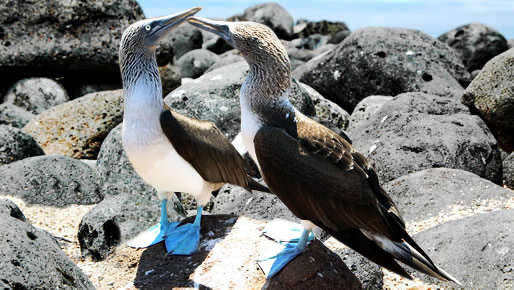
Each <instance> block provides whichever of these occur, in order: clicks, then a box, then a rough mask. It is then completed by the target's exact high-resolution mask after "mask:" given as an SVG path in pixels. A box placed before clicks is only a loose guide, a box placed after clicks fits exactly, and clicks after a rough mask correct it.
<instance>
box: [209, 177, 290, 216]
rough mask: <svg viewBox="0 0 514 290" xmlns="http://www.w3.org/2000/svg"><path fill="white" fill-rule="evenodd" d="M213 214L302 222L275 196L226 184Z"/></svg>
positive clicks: (218, 197) (221, 190)
mask: <svg viewBox="0 0 514 290" xmlns="http://www.w3.org/2000/svg"><path fill="white" fill-rule="evenodd" d="M211 213H212V214H228V215H236V216H246V217H249V218H253V219H259V220H272V219H274V218H278V219H285V220H289V221H294V222H300V220H299V219H298V218H297V217H296V216H295V215H294V214H293V213H291V211H290V210H289V209H288V208H287V207H286V206H285V205H284V204H283V203H282V201H280V199H279V198H278V197H277V196H276V195H273V194H269V193H265V192H260V191H253V192H250V191H248V190H246V189H244V188H241V187H238V186H234V185H230V184H226V185H224V186H223V187H222V188H221V189H220V190H219V192H218V195H217V196H216V198H214V205H213V206H212V210H211Z"/></svg>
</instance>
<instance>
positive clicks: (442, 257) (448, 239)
mask: <svg viewBox="0 0 514 290" xmlns="http://www.w3.org/2000/svg"><path fill="white" fill-rule="evenodd" d="M513 228H514V210H512V209H511V210H499V211H495V212H492V213H484V214H479V215H475V216H472V217H468V218H464V219H460V220H456V221H451V222H447V223H445V224H442V225H439V226H437V227H434V228H431V229H429V230H426V231H423V232H421V233H418V234H416V235H415V236H414V239H415V240H416V241H417V242H418V243H419V244H420V245H422V246H423V249H425V252H426V253H427V254H428V255H429V256H430V257H432V258H433V259H434V261H436V263H437V264H438V265H439V266H441V267H442V268H443V269H444V270H445V271H447V272H448V273H450V274H451V275H453V276H454V277H455V278H457V279H458V280H459V281H460V282H461V283H462V284H463V285H464V288H466V289H509V288H512V285H513V283H514V278H513V276H512V268H513V267H514V264H513V259H512V249H513V248H514V233H513V231H512V229H513ZM415 275H419V274H415ZM423 280H427V281H430V282H431V284H436V285H439V286H440V287H443V288H454V287H455V286H456V285H455V284H451V283H448V282H447V283H444V282H441V281H438V280H436V279H434V278H431V277H427V276H426V277H424V278H423Z"/></svg>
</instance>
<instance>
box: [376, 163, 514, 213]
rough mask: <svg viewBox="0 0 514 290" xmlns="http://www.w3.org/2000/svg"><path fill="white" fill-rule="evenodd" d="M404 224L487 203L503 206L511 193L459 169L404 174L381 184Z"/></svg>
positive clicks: (432, 169)
mask: <svg viewBox="0 0 514 290" xmlns="http://www.w3.org/2000/svg"><path fill="white" fill-rule="evenodd" d="M384 189H385V190H386V191H387V193H389V196H391V198H392V199H393V200H394V202H395V203H396V205H397V206H398V209H399V210H400V212H401V213H402V217H403V218H404V219H405V222H407V223H412V222H419V221H422V220H428V219H430V218H435V217H437V216H443V215H448V214H450V213H451V211H453V210H455V208H459V210H467V209H471V208H474V207H478V206H480V205H479V203H482V204H486V203H487V202H490V201H495V202H499V203H501V204H504V203H506V202H507V201H508V200H509V199H510V198H512V191H510V190H508V189H505V188H503V187H501V186H498V185H496V184H494V183H492V182H490V181H489V180H487V179H483V178H480V177H479V176H478V175H476V174H473V173H471V172H467V171H464V170H459V169H449V168H431V169H425V170H422V171H419V172H415V173H411V174H408V175H404V176H402V177H399V178H396V179H394V180H392V181H390V182H388V183H386V184H385V185H384Z"/></svg>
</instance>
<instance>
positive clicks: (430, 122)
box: [349, 93, 501, 183]
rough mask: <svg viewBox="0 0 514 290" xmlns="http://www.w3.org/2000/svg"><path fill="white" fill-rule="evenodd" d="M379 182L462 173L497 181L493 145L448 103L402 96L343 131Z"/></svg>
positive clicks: (461, 109) (478, 124) (476, 122)
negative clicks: (427, 172)
mask: <svg viewBox="0 0 514 290" xmlns="http://www.w3.org/2000/svg"><path fill="white" fill-rule="evenodd" d="M349 134H350V137H351V138H352V141H353V145H354V147H355V148H356V149H357V150H358V151H359V152H362V153H363V154H365V155H368V158H370V159H371V160H372V161H373V162H374V163H375V167H376V169H377V174H378V177H379V179H380V181H381V182H387V181H390V180H392V179H395V178H397V177H400V176H403V175H405V174H408V173H412V172H416V171H420V170H423V169H427V168H434V167H446V168H455V169H463V170H467V171H470V172H473V173H475V174H477V175H479V176H481V177H484V178H487V179H489V180H491V181H493V182H495V183H500V179H501V159H500V152H499V150H498V145H497V142H496V139H495V138H494V136H493V135H492V133H491V132H490V131H489V129H488V128H487V126H486V125H485V123H484V122H483V121H482V120H481V119H480V118H479V117H478V116H472V115H469V111H468V110H467V108H466V107H465V106H463V105H462V104H460V103H458V102H457V101H455V100H454V99H452V98H443V97H437V96H433V95H426V94H422V93H406V94H401V95H398V96H396V97H395V98H394V99H393V100H391V101H388V102H386V103H385V104H384V105H382V107H381V108H380V109H379V110H378V111H377V112H376V113H375V114H374V115H373V116H372V117H370V118H369V120H367V121H361V122H359V123H357V124H354V126H352V128H351V130H350V131H349Z"/></svg>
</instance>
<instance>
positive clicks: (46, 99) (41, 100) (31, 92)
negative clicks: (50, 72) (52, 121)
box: [4, 78, 69, 115]
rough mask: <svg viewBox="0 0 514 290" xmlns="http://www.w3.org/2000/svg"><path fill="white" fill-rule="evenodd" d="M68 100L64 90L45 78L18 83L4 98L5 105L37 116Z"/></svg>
mask: <svg viewBox="0 0 514 290" xmlns="http://www.w3.org/2000/svg"><path fill="white" fill-rule="evenodd" d="M68 100H69V97H68V94H67V93H66V91H65V90H64V88H63V87H62V86H61V85H60V84H58V83H56V82H55V81H53V80H51V79H47V78H30V79H23V80H21V81H18V82H17V83H16V84H14V86H12V88H11V89H9V91H8V92H7V95H6V96H5V100H4V102H5V103H8V104H13V105H16V106H18V107H20V108H23V109H25V110H27V111H29V112H31V113H33V114H36V115H37V114H39V113H41V112H43V111H45V110H47V109H50V108H51V107H53V106H56V105H59V104H62V103H64V102H67V101H68Z"/></svg>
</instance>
